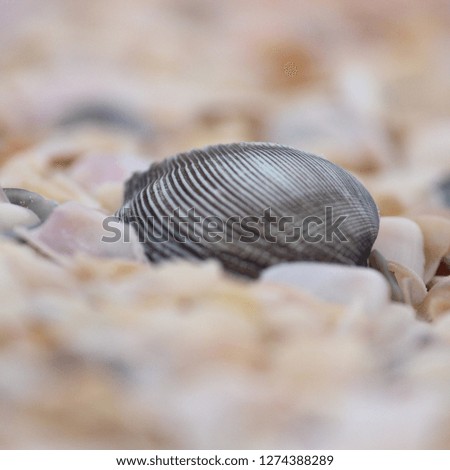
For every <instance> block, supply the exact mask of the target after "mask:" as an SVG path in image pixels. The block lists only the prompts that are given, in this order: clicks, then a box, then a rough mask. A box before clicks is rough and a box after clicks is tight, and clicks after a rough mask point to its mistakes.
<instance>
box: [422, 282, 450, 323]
mask: <svg viewBox="0 0 450 470" xmlns="http://www.w3.org/2000/svg"><path fill="white" fill-rule="evenodd" d="M419 313H420V314H421V315H422V316H424V317H425V318H427V319H428V320H436V319H437V318H439V317H441V316H443V315H445V314H450V277H449V276H447V277H445V278H443V279H441V280H439V281H438V282H437V283H436V284H435V285H433V287H432V288H431V289H430V291H429V292H428V294H427V295H426V297H425V299H424V301H423V303H422V304H421V305H420V307H419Z"/></svg>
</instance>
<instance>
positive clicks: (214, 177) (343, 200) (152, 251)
mask: <svg viewBox="0 0 450 470" xmlns="http://www.w3.org/2000/svg"><path fill="white" fill-rule="evenodd" d="M118 216H119V217H120V218H122V219H123V220H124V221H126V222H129V223H132V225H133V226H134V227H135V228H136V230H138V232H139V236H140V237H141V239H142V241H143V242H145V249H146V254H147V257H148V258H149V259H150V260H151V261H153V262H159V261H162V260H164V259H169V258H177V257H178V258H194V259H207V258H215V259H218V260H219V261H220V262H221V263H222V264H223V266H224V267H225V268H226V269H227V270H229V271H232V272H235V273H238V274H242V275H246V276H250V277H257V276H258V274H259V273H260V271H261V270H262V269H264V268H266V267H268V266H271V265H273V264H277V263H280V262H285V261H301V260H305V261H326V262H336V263H344V264H356V265H365V264H366V262H367V258H368V256H369V253H370V250H371V247H372V245H373V243H374V241H375V238H376V236H377V234H378V227H379V216H378V210H377V207H376V205H375V203H374V201H373V199H372V197H371V196H370V194H369V193H368V192H367V190H366V189H365V188H364V186H363V185H362V184H361V183H360V182H359V181H358V180H357V179H356V178H355V177H353V176H352V175H351V174H350V173H348V172H347V171H345V170H343V169H342V168H340V167H338V166H336V165H335V164H333V163H331V162H329V161H328V160H325V159H323V158H320V157H316V156H314V155H310V154H307V153H304V152H301V151H299V150H296V149H293V148H290V147H285V146H281V145H277V144H269V143H236V144H224V145H215V146H210V147H206V148H204V149H198V150H197V149H196V150H192V151H190V152H187V153H182V154H179V155H176V156H175V157H172V158H170V159H168V160H165V161H163V162H161V163H157V164H153V165H152V166H151V167H150V169H149V170H148V171H147V172H144V173H138V174H135V175H133V177H132V178H131V179H130V180H129V181H128V182H127V186H126V190H125V204H124V206H123V207H122V209H121V210H120V211H119V212H118ZM268 217H271V219H268ZM207 221H208V222H209V225H208V224H206V222H207ZM270 221H271V222H270ZM333 227H334V229H333ZM336 227H337V228H336ZM215 228H217V231H216V232H214V229H215ZM211 234H213V236H212V237H211ZM214 234H215V235H214ZM342 235H343V236H344V239H343V238H342Z"/></svg>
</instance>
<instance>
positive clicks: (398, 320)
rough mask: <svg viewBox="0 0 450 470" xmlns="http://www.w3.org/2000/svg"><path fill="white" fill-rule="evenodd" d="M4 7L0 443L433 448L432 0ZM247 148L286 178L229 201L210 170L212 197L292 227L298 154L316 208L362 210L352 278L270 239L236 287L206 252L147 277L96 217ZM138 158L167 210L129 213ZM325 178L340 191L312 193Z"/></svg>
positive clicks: (436, 234) (435, 220)
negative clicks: (269, 204)
mask: <svg viewBox="0 0 450 470" xmlns="http://www.w3.org/2000/svg"><path fill="white" fill-rule="evenodd" d="M6 3H7V5H5V6H4V7H2V14H1V15H0V23H1V27H0V36H1V40H0V52H1V53H0V71H1V72H2V73H0V186H1V188H3V189H2V190H0V298H1V308H0V417H1V423H2V426H1V427H0V448H4V449H37V448H43V449H54V448H61V449H87V448H93V449H108V448H112V449H118V448H119V449H126V448H129V449H138V448H141V449H237V448H243V449H299V448H300V449H301V448H307V449H327V448H328V449H336V448H342V449H386V448H389V449H428V448H445V449H448V448H449V447H450V425H449V423H450V399H449V397H450V380H449V379H450V270H449V263H450V207H449V200H450V194H449V184H448V182H449V178H450V157H449V155H450V132H449V129H450V114H449V110H450V95H449V92H448V73H449V70H450V62H449V60H450V59H449V58H450V56H449V54H448V53H447V51H448V44H449V43H450V35H449V31H450V11H449V10H448V8H447V7H446V5H445V2H441V1H438V0H431V1H430V2H419V1H418V0H411V1H409V2H408V8H407V9H405V8H404V6H405V5H404V2H400V0H394V1H389V2H379V3H377V5H376V9H374V8H373V4H372V3H371V2H360V1H356V0H341V1H339V2H334V1H333V2H332V1H331V0H325V1H323V2H315V3H314V4H313V2H303V1H300V2H299V1H297V0H295V1H290V0H282V1H281V3H282V7H280V6H278V4H277V6H276V7H274V6H273V5H272V2H261V1H256V0H248V1H246V2H245V4H246V7H245V8H243V7H242V2H238V1H237V0H230V1H228V2H208V1H206V0H196V1H193V0H188V1H175V0H155V1H153V2H147V1H145V0H129V1H128V2H126V8H125V7H124V2H121V1H118V0H108V1H106V0H99V1H96V2H92V1H87V0H79V1H77V2H69V1H67V2H57V1H56V0H38V1H30V0H16V1H15V2H6ZM150 3H151V5H150ZM375 10H376V11H375ZM233 142H234V143H236V142H238V143H240V144H238V145H237V146H236V145H231V143H233ZM245 142H247V144H244V143H245ZM249 142H276V143H277V144H279V145H282V147H276V146H275V147H274V146H265V144H256V147H257V148H258V151H259V152H262V153H263V154H264V155H267V153H273V152H275V154H278V157H276V158H275V161H276V160H277V159H278V162H279V163H280V165H278V164H276V165H275V166H274V167H271V168H270V171H268V172H267V173H266V176H265V178H264V179H258V178H259V177H258V176H255V175H256V174H257V172H256V173H255V169H254V168H253V169H250V167H248V166H247V167H246V168H247V170H245V171H244V169H240V170H239V171H238V174H239V178H241V179H240V180H239V183H238V181H235V180H234V177H233V175H234V173H229V172H225V171H222V169H219V168H218V167H217V165H218V161H217V160H214V161H211V162H210V171H211V174H214V175H215V177H214V178H209V179H208V181H209V183H208V184H209V186H207V189H208V190H209V191H210V193H209V194H214V195H215V197H217V196H219V195H220V196H224V195H226V194H228V198H229V202H233V203H234V204H237V202H238V201H240V204H241V205H242V204H244V206H245V209H247V206H246V205H248V204H250V205H252V204H253V203H254V201H255V200H256V199H257V200H258V204H256V205H257V206H258V207H256V208H257V209H261V207H260V205H264V204H263V203H264V202H266V201H265V200H264V198H265V197H266V196H267V195H270V199H272V198H273V199H275V200H278V199H279V202H280V204H279V206H280V207H279V209H280V211H281V213H284V212H283V211H284V210H286V207H287V208H288V209H291V208H292V204H291V203H293V202H295V201H296V200H297V198H296V197H294V194H295V193H296V191H299V192H300V191H303V190H304V189H305V186H304V185H305V182H304V181H303V180H299V178H298V173H299V172H300V173H301V172H302V171H303V170H302V169H301V168H299V167H298V166H297V164H296V162H297V161H300V160H299V159H302V158H306V159H309V158H312V157H306V156H304V155H306V154H304V153H300V151H299V150H292V149H301V150H303V151H304V152H306V153H307V154H308V155H309V154H314V155H319V156H322V157H323V158H325V160H323V159H321V160H314V162H315V164H316V163H320V165H323V168H324V170H323V172H322V171H321V172H319V173H317V172H316V173H314V175H313V176H314V178H315V179H314V178H313V181H315V183H314V184H311V186H310V190H311V191H312V192H313V193H314V197H313V198H312V200H317V199H316V196H317V194H316V193H315V191H317V190H319V191H318V192H319V193H320V194H322V195H323V194H333V197H332V199H333V201H332V202H333V203H335V202H336V201H341V202H342V201H344V202H345V204H349V205H351V207H352V208H354V210H356V211H359V210H360V209H361V208H365V209H364V210H363V215H364V214H366V210H367V209H368V212H367V215H368V219H367V220H368V222H367V224H362V226H361V227H364V229H363V231H364V234H363V235H364V236H367V235H368V238H367V240H369V241H370V243H369V244H368V245H367V247H366V246H364V247H363V249H362V251H361V253H362V254H361V258H364V259H365V258H366V257H369V261H368V264H369V266H366V264H367V263H366V262H363V261H362V260H360V259H359V257H358V256H356V257H355V258H352V259H353V261H354V262H353V263H335V262H333V261H335V259H331V258H330V259H328V258H326V259H325V260H324V259H322V260H321V261H318V260H317V259H316V257H311V258H310V259H308V260H305V259H304V258H303V260H299V259H298V258H296V257H295V256H293V257H290V256H286V258H287V259H284V258H283V256H281V255H283V254H285V253H286V252H284V251H283V250H281V251H277V252H276V253H277V256H278V254H281V255H280V259H277V260H276V261H277V262H274V263H271V262H264V259H266V260H267V259H269V258H270V259H271V257H272V256H274V252H271V251H270V249H269V248H267V249H266V247H265V246H263V245H262V244H261V245H260V246H259V247H258V250H259V251H258V253H257V255H255V256H254V259H252V260H251V262H248V260H247V261H245V263H244V268H245V269H249V271H250V275H248V274H249V272H247V275H246V276H238V275H236V269H235V268H236V265H235V264H228V265H227V263H224V262H223V260H222V261H221V259H220V256H223V250H221V249H220V250H219V248H218V247H215V248H214V249H218V250H219V251H220V253H219V255H220V256H213V257H209V256H193V257H189V256H188V257H185V256H183V257H182V259H178V257H172V256H163V255H162V254H161V255H158V259H156V260H155V261H159V262H158V263H152V262H149V260H148V256H149V252H150V251H149V246H148V244H147V245H143V244H142V243H140V242H139V234H138V233H136V231H134V230H130V226H129V225H128V224H125V223H124V222H123V220H122V219H121V218H120V217H117V216H113V215H112V214H117V215H121V212H120V210H121V208H123V206H124V205H125V206H127V207H133V204H134V205H135V207H137V208H139V207H138V206H139V204H138V205H136V204H137V203H136V201H139V200H140V201H141V204H146V203H147V202H149V201H152V198H154V200H155V201H156V202H159V203H161V204H163V206H164V207H169V206H168V205H169V203H170V201H172V202H177V200H176V198H179V200H180V202H181V201H184V198H186V193H183V194H181V193H180V191H179V190H180V188H182V187H183V186H184V185H185V181H183V178H185V180H186V181H187V180H190V181H194V180H195V181H198V174H197V173H195V171H194V170H196V171H198V167H195V168H194V169H192V165H194V162H195V161H196V159H197V158H200V154H201V151H198V150H196V151H193V150H191V149H204V148H205V147H208V146H209V148H210V149H211V148H212V149H215V150H216V151H217V150H218V149H221V151H222V150H224V149H228V150H229V149H230V148H232V149H233V152H232V154H233V155H234V156H236V155H237V154H239V155H240V156H239V158H238V159H237V160H236V161H235V164H236V165H238V166H239V165H244V163H242V162H243V160H242V159H241V157H242V152H243V153H246V152H247V151H249V152H250V153H252V152H253V150H255V144H248V143H249ZM218 144H221V145H220V146H218V147H217V145H218ZM230 145H231V146H230ZM211 146H213V147H211ZM281 148H283V149H284V148H289V149H290V150H289V151H286V152H287V154H289V155H290V156H289V159H290V162H291V163H290V164H289V165H286V166H283V165H281V160H280V159H279V152H280V149H281ZM243 149H245V151H243ZM239 152H241V154H240V153H239ZM180 153H185V155H184V156H183V157H182V158H181V159H179V160H176V159H175V160H171V161H172V163H167V160H165V159H166V158H167V157H170V156H174V155H178V154H180ZM222 153H223V152H222ZM294 154H295V155H296V157H293V155H294ZM233 158H234V157H233ZM177 161H178V162H180V161H182V163H183V164H186V167H188V168H189V171H188V173H179V172H178V173H177V170H176V169H175V167H173V165H174V162H175V163H176V162H177ZM230 161H231V160H228V159H227V160H226V162H225V158H224V160H223V162H222V163H223V165H225V164H228V163H229V162H230ZM285 161H286V160H283V162H285ZM164 162H166V163H164ZM219 163H220V164H222V163H221V162H219ZM266 163H267V162H266ZM150 165H152V168H154V169H159V170H158V171H160V173H158V175H157V178H156V180H152V181H153V182H154V183H155V181H156V183H157V186H155V187H154V188H158V190H159V191H160V192H156V191H155V190H154V191H153V193H151V192H150V193H149V194H148V196H149V197H148V198H147V199H148V200H147V199H146V200H143V199H142V198H141V199H136V198H137V195H138V194H139V191H143V190H144V189H145V188H147V187H148V185H147V186H146V185H144V186H142V185H139V184H137V183H139V182H141V177H134V179H131V180H130V178H132V175H133V174H141V175H144V176H143V177H142V178H143V179H144V180H145V181H146V179H145V178H146V176H145V175H149V173H148V169H149V166H150ZM171 165H172V166H171ZM190 165H191V166H190ZM272 165H273V162H272V163H270V164H269V166H272ZM334 165H337V166H336V167H335V166H334ZM194 166H195V165H194ZM258 168H259V170H258V171H261V169H264V167H263V166H259V167H258ZM312 168H317V167H316V166H315V165H314V166H313V167H312ZM330 168H333V169H335V168H342V169H343V170H335V171H336V172H337V173H336V174H337V175H340V176H339V177H341V176H342V178H344V179H346V182H347V183H349V182H354V181H359V182H360V183H355V186H352V187H353V189H354V191H355V192H354V193H352V194H345V191H344V189H343V188H345V187H346V185H345V184H344V185H343V186H340V185H337V186H335V188H336V191H335V192H334V193H330V192H327V191H329V184H328V182H329V180H328V177H329V173H327V171H328V170H329V169H330ZM327 169H328V170H327ZM219 170H220V171H219ZM344 170H345V172H344ZM311 171H312V170H311ZM341 171H342V173H341ZM151 173H152V170H151V171H150V174H151ZM219 175H220V176H221V177H220V176H219ZM280 175H281V176H282V178H281V179H280ZM327 175H328V176H327ZM350 175H353V176H350ZM209 176H210V175H209ZM204 177H208V175H207V174H205V175H204ZM243 177H245V178H244V179H242V178H243ZM136 178H137V179H136ZM354 178H355V179H354ZM246 180H249V181H252V184H251V185H249V184H247V183H246ZM127 181H132V182H133V181H134V183H128V185H127V184H126V182H127ZM282 181H287V183H286V184H285V185H283V183H282ZM297 181H299V185H298V186H297V185H296V182H297ZM308 181H309V180H308ZM231 183H233V186H231ZM136 184H137V186H136ZM302 184H303V186H302ZM359 184H361V185H362V186H359ZM171 185H172V186H171ZM352 185H353V183H352ZM189 187H190V188H191V190H192V191H193V192H192V193H190V194H189V197H190V198H193V199H195V198H198V197H199V195H198V194H197V192H195V190H193V189H192V188H195V186H186V187H185V190H186V188H189ZM136 188H138V189H139V188H140V189H139V191H138V192H136V191H135V190H136ZM174 188H178V192H176V193H175V192H174ZM361 188H366V189H365V190H362V189H361ZM249 189H251V196H248V195H249V194H250V193H249V192H248V190H249ZM366 190H367V193H366ZM124 193H125V197H124ZM201 194H202V195H203V194H204V193H201ZM355 194H359V195H361V197H359V196H358V197H356V196H355ZM367 194H370V195H371V196H370V199H369V196H367ZM36 195H38V196H36ZM163 195H165V196H166V199H164V198H163ZM247 196H248V197H247ZM289 198H292V199H289ZM372 198H373V201H374V203H375V204H376V206H375V205H372V203H371V201H372ZM219 199H220V198H218V197H217V200H216V199H214V198H212V197H211V198H210V199H209V200H208V202H209V204H210V206H213V205H214V206H215V205H218V203H217V201H218V200H219ZM220 200H223V199H220ZM133 201H134V202H133ZM200 202H202V201H200ZM259 204H260V205H259ZM283 204H287V206H285V205H283ZM227 206H229V204H228V203H227ZM142 207H143V206H142ZM146 207H147V210H151V209H152V210H153V209H154V206H151V205H149V206H146ZM206 208H207V209H208V207H206ZM233 208H234V206H233V207H228V209H227V210H230V211H231V209H233ZM217 209H221V210H222V211H225V205H224V204H223V205H220V204H219V205H218V207H217ZM377 210H379V213H380V219H379V227H378V224H377V223H376V224H375V225H374V224H373V221H374V220H375V221H376V220H377V217H378V213H377ZM118 211H119V212H118ZM246 212H247V211H246V210H244V211H243V213H246ZM205 214H206V215H207V214H209V212H208V211H206V212H205ZM224 215H228V214H224ZM122 218H123V217H122ZM370 221H372V225H371V223H370ZM374 228H376V230H374ZM366 230H367V233H366ZM350 233H355V232H353V231H351V230H350ZM112 236H114V237H116V238H115V241H114V242H111V237H112ZM375 236H376V239H375ZM362 239H363V240H366V238H362ZM373 241H374V243H373V247H372V249H373V250H372V254H370V253H369V251H370V245H372V242H373ZM360 242H361V239H360ZM361 243H362V242H361ZM354 246H355V247H361V246H362V245H360V244H359V242H358V243H356V244H354ZM189 248H190V249H191V248H192V247H189ZM318 248H319V247H318ZM211 249H212V248H211ZM170 250H176V248H174V247H173V246H172V247H171V248H170ZM358 250H359V248H358ZM238 251H239V250H238ZM152 253H154V252H153V251H152ZM252 253H255V251H252ZM339 253H340V252H339ZM165 254H168V253H165ZM203 254H204V252H203ZM238 255H239V256H240V253H238ZM155 256H156V255H155ZM239 256H238V258H232V259H233V260H236V259H240V258H239ZM252 256H253V254H251V256H250V258H251V257H252ZM201 258H205V259H201ZM250 258H248V259H250ZM256 258H258V259H256ZM228 259H231V258H228ZM261 260H263V261H261ZM163 261H164V262H163ZM278 261H283V262H278ZM284 261H289V263H286V262H284ZM230 267H232V268H233V269H230ZM224 268H226V269H224ZM238 271H239V270H238ZM241 274H242V273H241ZM244 274H245V273H244ZM256 274H257V275H256Z"/></svg>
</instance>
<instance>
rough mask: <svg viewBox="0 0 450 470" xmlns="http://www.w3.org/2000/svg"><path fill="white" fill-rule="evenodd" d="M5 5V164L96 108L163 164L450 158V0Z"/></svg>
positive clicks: (0, 21) (1, 100)
mask: <svg viewBox="0 0 450 470" xmlns="http://www.w3.org/2000/svg"><path fill="white" fill-rule="evenodd" d="M0 9H1V15H0V138H1V140H0V143H1V153H2V155H3V157H5V156H10V155H11V154H12V153H13V152H14V151H16V150H17V149H18V148H19V149H20V148H23V147H24V146H27V145H29V143H30V141H33V140H35V139H42V138H43V136H47V135H49V134H50V133H51V132H54V131H55V128H58V126H59V127H60V126H61V125H65V126H66V127H67V125H68V123H69V124H70V125H72V127H73V123H74V122H76V123H77V125H79V124H80V122H83V124H84V121H86V113H87V115H88V116H90V118H92V119H97V120H100V119H101V118H102V117H103V120H105V119H106V120H107V119H109V120H110V121H114V123H115V124H116V125H117V124H118V125H117V126H116V127H119V128H120V130H122V131H123V130H124V129H125V127H127V130H128V132H129V133H130V132H133V133H134V134H135V137H136V136H137V137H136V138H134V139H133V142H134V144H135V145H136V146H137V147H138V148H139V149H140V150H141V151H144V152H151V153H152V155H153V158H163V157H165V156H167V155H168V154H171V153H174V152H178V151H182V150H187V149H189V148H191V147H194V146H200V145H206V144H210V143H216V142H228V141H239V140H271V141H277V142H279V143H284V144H289V145H294V146H296V147H299V148H301V149H304V150H308V151H312V152H315V153H318V154H324V155H326V156H327V157H328V158H330V159H332V160H335V161H337V162H338V163H340V164H342V165H344V166H346V167H347V168H349V169H351V170H354V171H356V172H359V173H376V172H379V171H381V170H384V169H386V168H387V167H388V166H390V165H391V166H392V165H396V164H399V163H400V164H401V163H404V162H405V160H406V161H411V162H415V161H416V160H421V159H427V162H428V163H432V162H433V161H436V162H438V163H442V162H441V159H444V160H445V163H448V162H449V160H450V159H449V156H448V154H449V151H450V132H449V131H450V54H449V51H450V4H449V2H448V1H446V0H433V1H429V2H421V1H417V0H408V1H406V0H394V1H391V0H389V1H387V0H382V1H379V2H376V3H375V2H369V1H361V0H341V1H338V2H335V1H331V0H320V1H315V2H308V1H299V0H282V1H274V0H258V1H255V0H246V1H245V2H242V1H238V0H230V1H227V2H218V1H206V0H183V1H182V0H152V1H151V0H129V1H127V2H126V3H124V2H122V1H119V0H95V1H91V0H89V1H88V0H64V1H63V0H60V1H58V0H15V1H8V0H1V2H0ZM80 114H81V118H80ZM99 115H100V118H99ZM105 115H106V117H105ZM436 153H437V154H438V155H436ZM443 154H444V156H442V155H443Z"/></svg>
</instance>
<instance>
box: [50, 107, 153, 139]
mask: <svg viewBox="0 0 450 470" xmlns="http://www.w3.org/2000/svg"><path fill="white" fill-rule="evenodd" d="M83 124H91V125H94V126H98V127H104V128H111V129H117V130H123V131H127V132H131V133H136V134H139V135H142V136H148V135H149V134H153V129H152V128H151V126H150V125H149V124H148V123H147V122H145V121H144V120H142V119H140V118H139V117H138V116H137V115H136V114H135V113H134V112H133V111H132V110H130V109H124V107H123V106H118V105H114V104H109V103H102V102H92V103H89V102H88V103H83V104H80V105H79V106H78V107H75V108H73V109H71V110H69V111H68V112H66V113H65V114H63V115H62V116H61V117H60V119H59V121H58V126H60V127H63V128H71V127H77V126H79V125H83Z"/></svg>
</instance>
